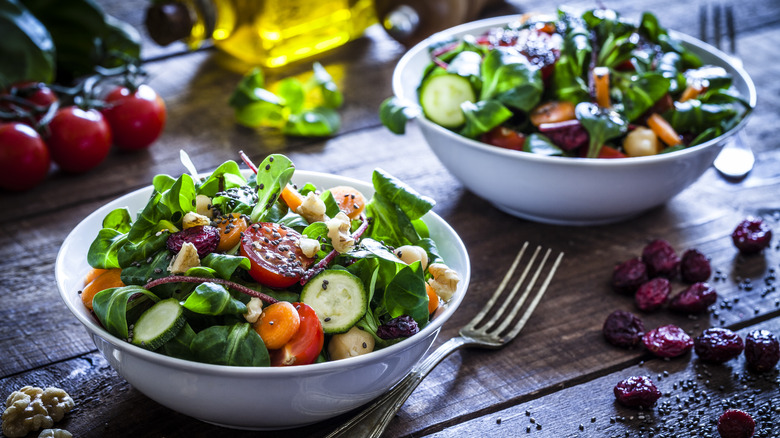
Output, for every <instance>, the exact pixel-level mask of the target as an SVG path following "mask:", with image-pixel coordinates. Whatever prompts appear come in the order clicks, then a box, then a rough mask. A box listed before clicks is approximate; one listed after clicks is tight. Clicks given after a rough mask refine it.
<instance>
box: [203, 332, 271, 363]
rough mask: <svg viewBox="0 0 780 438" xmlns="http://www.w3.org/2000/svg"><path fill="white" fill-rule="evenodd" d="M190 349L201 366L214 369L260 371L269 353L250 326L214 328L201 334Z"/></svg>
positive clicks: (267, 359) (268, 359)
mask: <svg viewBox="0 0 780 438" xmlns="http://www.w3.org/2000/svg"><path fill="white" fill-rule="evenodd" d="M190 349H191V350H192V352H193V353H194V355H195V357H197V358H198V360H199V361H201V362H206V363H211V364H216V365H231V366H245V367H263V366H266V367H267V366H269V365H270V358H269V356H268V349H267V348H266V347H265V344H264V343H263V340H262V339H260V336H259V335H258V334H257V332H255V331H254V329H253V328H252V326H251V325H249V324H247V323H236V324H232V325H215V326H211V327H209V328H207V329H205V330H202V331H200V332H199V333H198V334H197V335H195V338H194V339H193V340H192V342H191V343H190Z"/></svg>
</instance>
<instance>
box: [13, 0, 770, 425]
mask: <svg viewBox="0 0 780 438" xmlns="http://www.w3.org/2000/svg"><path fill="white" fill-rule="evenodd" d="M99 3H100V4H101V5H102V6H103V7H104V8H105V9H106V11H108V12H109V13H111V14H113V15H115V16H117V17H119V18H122V19H123V20H126V21H128V22H129V23H131V24H133V25H134V26H137V27H138V28H139V30H141V31H142V32H143V26H142V24H141V23H142V21H143V9H144V7H145V5H146V4H147V3H146V2H145V1H141V0H127V1H122V0H100V1H99ZM568 4H569V5H570V6H571V7H574V8H580V9H582V8H588V7H592V6H594V5H595V4H594V3H593V2H591V1H579V0H578V1H573V2H569V3H568ZM605 5H606V6H609V7H613V8H615V9H617V10H619V11H621V12H622V13H623V14H624V15H625V16H627V17H638V16H639V14H640V13H641V11H644V10H650V11H652V12H654V13H655V14H656V15H657V16H658V17H659V19H660V22H661V23H662V24H663V25H665V26H667V27H669V28H672V29H676V30H680V31H682V32H686V33H691V34H693V35H698V31H699V30H698V5H699V3H697V2H680V1H677V0H674V1H671V0H661V1H650V0H639V1H628V0H621V1H613V2H608V3H605ZM531 10H533V11H540V12H552V11H553V10H554V5H553V4H552V3H548V2H545V1H541V0H529V1H518V2H511V3H505V4H501V5H498V6H494V7H491V8H490V9H489V10H487V11H485V13H484V16H492V15H502V14H507V13H515V12H525V11H531ZM735 13H736V24H737V29H738V32H739V40H738V50H739V52H738V55H739V56H740V57H741V58H742V59H743V61H744V65H745V69H746V70H747V71H748V73H749V74H750V75H751V76H752V78H753V80H754V81H755V83H756V86H757V89H758V106H757V107H756V109H755V111H754V114H753V115H752V118H751V121H750V123H749V125H748V126H747V129H746V132H745V134H746V138H747V139H748V141H749V143H750V145H751V146H752V147H753V149H754V150H755V151H756V152H757V154H758V164H757V167H756V168H755V169H754V171H753V172H752V173H751V174H750V175H749V176H748V177H747V178H745V179H744V180H742V181H738V182H733V181H727V180H725V179H723V178H721V177H720V176H719V175H718V174H717V172H716V171H715V170H714V169H709V170H707V171H706V172H705V174H704V175H703V176H702V177H701V178H700V179H699V180H698V181H697V182H696V183H694V184H693V185H692V186H691V187H690V188H689V189H687V190H685V191H684V192H682V193H681V194H680V195H678V196H677V197H675V198H674V199H673V200H671V201H670V202H669V203H667V204H666V205H664V206H661V207H658V208H656V209H653V210H651V211H648V212H646V213H644V214H642V215H641V216H639V217H636V218H634V219H630V220H627V221H625V222H622V223H619V224H613V225H605V226H594V227H561V226H553V225H545V224H538V223H533V222H528V221H525V220H521V219H517V218H514V217H511V216H508V215H506V214H504V213H502V212H500V211H498V210H497V209H495V208H493V207H492V206H491V205H490V204H489V203H488V202H486V201H484V200H482V199H480V198H478V197H477V196H475V195H474V194H472V193H470V192H469V191H468V190H466V189H465V188H464V187H463V186H462V185H461V184H460V183H459V182H458V181H457V180H456V179H455V178H454V177H453V176H452V175H450V174H449V173H448V172H447V170H446V169H445V168H444V167H443V166H442V164H441V163H440V162H439V161H438V160H437V159H436V157H435V156H434V155H433V153H432V152H431V151H430V150H429V149H428V148H427V146H426V145H425V141H424V139H423V138H422V135H421V134H420V132H419V130H418V129H417V127H416V126H415V125H414V124H411V125H410V126H409V127H408V130H407V133H406V134H405V135H403V136H395V135H393V134H391V133H390V132H389V131H388V130H387V129H385V128H384V127H382V126H381V124H380V122H379V118H378V111H377V110H378V107H379V104H380V103H381V102H382V100H384V99H385V98H386V97H388V96H390V95H391V94H392V93H391V89H390V77H391V75H392V71H393V68H394V67H395V64H396V62H397V61H398V59H399V58H400V57H401V56H402V55H403V53H404V51H405V48H404V47H403V46H401V45H400V44H398V43H397V42H395V41H393V40H392V39H390V38H389V37H388V36H387V35H385V34H384V32H383V31H382V30H381V29H378V28H376V27H374V28H371V29H369V30H368V31H367V33H366V35H365V36H364V37H362V38H360V39H358V40H356V41H353V42H351V43H349V44H347V45H345V46H343V47H341V48H338V49H336V50H334V51H332V52H329V53H327V54H325V55H324V56H322V57H319V58H318V60H319V61H320V62H321V63H322V64H323V65H324V66H326V68H328V70H329V71H331V73H332V74H333V75H334V77H335V78H336V80H337V81H338V85H339V87H340V89H341V90H342V91H343V92H344V96H345V105H344V107H343V108H342V109H341V110H340V114H341V117H342V128H341V130H340V131H339V133H338V134H337V135H336V136H334V137H332V138H327V139H302V138H285V137H282V136H279V135H273V134H269V133H267V132H260V131H255V130H251V129H247V128H243V127H240V126H238V125H236V124H235V122H234V118H233V113H232V110H231V109H230V108H229V107H228V105H227V98H228V96H229V95H230V93H231V92H232V90H233V88H234V87H235V85H236V83H237V81H238V80H239V78H240V74H238V73H236V72H233V71H230V70H227V69H225V68H223V67H222V66H221V64H220V62H219V59H218V58H219V54H218V52H217V51H216V50H213V49H210V48H204V49H202V50H198V51H195V52H188V51H187V50H185V48H184V47H183V46H182V45H177V44H174V45H173V46H169V47H166V48H160V47H157V46H155V45H154V44H153V43H152V42H151V41H149V40H148V38H146V37H145V42H144V47H143V49H144V52H143V53H144V55H145V57H146V58H147V59H148V61H147V63H146V68H147V69H148V71H149V73H150V81H149V83H150V85H151V86H152V87H154V88H155V89H156V90H157V91H158V92H160V94H161V95H162V97H163V98H164V99H165V102H166V104H167V107H168V124H167V126H166V129H165V132H164V133H163V135H162V137H161V138H160V139H159V140H158V141H157V142H156V144H155V145H153V146H152V147H151V148H150V149H148V150H146V151H141V152H138V153H121V152H117V151H113V152H112V153H111V155H110V156H109V158H108V159H107V160H106V162H104V163H103V164H101V165H100V166H99V167H97V168H96V169H94V170H93V171H91V172H88V173H86V174H82V175H69V174H64V173H61V172H59V171H57V170H53V171H52V174H51V175H50V176H49V178H48V179H47V181H46V182H44V183H43V184H42V185H41V186H39V187H37V188H35V189H34V190H32V191H30V192H27V193H21V194H13V193H7V192H0V199H2V201H3V202H2V205H4V206H5V211H6V213H5V214H4V215H2V216H0V224H2V226H1V227H0V397H6V396H7V395H8V394H10V393H11V392H12V391H13V390H15V389H18V388H19V387H21V386H23V385H35V386H41V387H45V386H50V385H51V386H58V387H61V388H63V389H65V390H66V391H68V392H69V393H70V394H71V396H72V397H73V398H74V399H75V401H76V404H77V408H76V409H75V410H74V411H72V412H71V413H69V414H68V415H67V416H66V417H65V419H64V420H63V421H62V422H60V423H58V425H57V426H58V427H61V428H65V429H68V430H69V431H71V432H72V433H73V435H74V436H78V437H146V436H148V437H185V436H186V437H212V436H231V437H243V436H247V437H248V436H261V437H262V436H269V437H270V436H285V437H289V438H293V437H318V436H324V435H325V434H327V433H328V432H329V431H331V430H333V429H334V428H335V427H336V426H337V425H338V424H340V423H341V422H343V421H344V420H345V419H346V418H347V416H342V417H339V418H335V419H333V420H330V421H326V422H323V423H319V424H316V425H312V426H309V427H305V428H299V429H293V430H289V431H284V432H247V431H236V430H230V429H224V428H220V427H217V426H213V425H209V424H205V423H202V422H200V421H198V420H195V419H192V418H189V417H186V416H184V415H182V414H179V413H176V412H174V411H172V410H170V409H168V408H165V407H163V406H161V405H159V404H157V403H156V402H154V401H152V400H150V399H148V398H147V397H146V396H144V395H143V394H142V393H140V392H139V391H137V390H136V389H134V388H133V387H132V386H130V385H129V384H128V383H127V382H126V381H125V380H124V379H122V378H121V377H120V376H119V375H118V374H117V373H116V372H115V371H114V370H113V369H112V368H111V367H110V366H109V365H108V363H107V362H106V361H105V359H104V358H103V357H102V356H101V355H100V353H99V352H98V351H97V350H96V348H95V345H94V344H93V342H92V340H91V339H90V337H89V335H88V334H87V332H86V330H84V328H82V327H81V325H80V323H79V322H78V321H77V320H76V318H75V317H73V316H72V315H71V314H70V313H69V311H68V310H67V308H66V307H65V305H64V304H63V303H62V301H61V300H60V298H59V295H58V291H57V288H56V285H55V282H54V263H55V258H56V256H57V252H58V250H59V247H60V245H61V243H62V241H63V240H64V239H65V237H66V236H67V235H68V233H69V232H70V230H72V229H73V227H75V226H76V225H77V224H78V223H79V222H80V221H81V220H82V219H83V218H84V217H85V216H86V215H88V214H89V213H90V212H92V211H94V210H95V209H96V208H98V207H100V206H101V205H103V204H104V203H106V202H108V201H110V200H112V199H114V198H116V197H118V196H120V195H122V194H125V193H127V192H129V191H132V190H135V189H137V188H140V187H143V186H146V185H148V184H149V183H150V181H151V179H152V177H153V176H154V175H156V174H159V173H167V174H171V175H178V174H180V173H182V172H183V171H184V169H183V168H182V166H181V164H180V162H179V159H178V157H179V151H180V150H185V151H187V152H188V153H189V154H190V156H191V157H192V159H193V161H194V162H195V163H197V164H198V166H199V167H200V168H202V169H204V170H205V169H211V168H214V167H216V166H217V165H219V164H220V163H222V162H223V161H225V160H228V159H237V158H238V155H237V153H238V151H239V150H243V151H245V152H246V153H247V154H248V155H249V156H250V157H251V158H252V159H253V160H256V161H257V162H259V161H260V160H262V158H263V157H264V156H265V155H267V154H268V153H270V152H282V153H284V154H286V155H288V156H289V157H290V158H291V159H292V160H293V162H294V163H295V164H296V167H298V168H299V169H306V170H316V171H325V172H330V173H334V174H338V175H344V176H349V177H354V178H358V179H361V180H369V179H370V175H371V172H372V171H373V169H374V168H376V167H382V168H383V169H385V170H387V171H388V172H390V173H391V174H393V175H395V176H397V177H398V178H400V179H402V180H403V181H405V182H407V183H408V184H409V185H411V186H412V187H413V188H415V189H416V190H417V191H419V192H421V193H423V194H426V195H428V196H431V197H433V198H434V199H436V200H437V205H436V207H435V209H434V211H436V212H437V213H438V214H439V215H441V216H442V217H443V218H444V219H445V220H446V221H447V222H448V223H449V224H451V225H452V226H453V228H454V229H455V230H456V231H457V232H458V234H459V235H460V236H461V238H462V240H463V241H464V243H465V244H466V247H467V248H468V251H469V255H470V260H471V265H472V269H473V273H472V279H471V284H470V286H469V290H468V295H467V298H466V299H465V300H464V302H463V303H462V305H461V307H460V308H459V309H458V311H457V312H456V313H455V315H454V316H453V317H452V319H451V320H450V321H448V322H447V323H446V324H445V325H444V327H443V329H442V331H441V333H440V335H439V338H438V339H437V341H436V344H435V346H438V345H439V344H441V343H442V342H444V341H445V340H446V339H448V338H450V337H452V336H455V335H456V334H457V330H458V328H459V327H460V326H461V325H463V324H464V323H465V322H467V321H468V320H470V319H471V318H472V316H474V314H476V312H477V311H478V310H479V309H480V307H481V305H482V303H483V302H484V300H485V299H486V297H488V296H489V295H490V294H491V293H492V291H493V290H494V289H495V287H496V286H497V284H498V282H499V280H500V278H501V277H502V276H503V273H504V272H505V271H506V269H507V268H508V266H509V263H510V262H511V257H512V256H513V255H514V254H515V253H516V251H517V248H518V247H519V245H520V244H522V242H524V241H530V242H532V243H533V244H543V245H545V246H549V247H552V248H553V249H555V250H559V251H564V252H565V254H566V255H565V258H564V261H563V264H562V265H561V268H560V269H559V271H558V274H557V275H556V277H555V279H554V280H553V282H552V284H551V286H550V289H549V291H548V293H547V295H546V296H545V298H544V299H543V300H542V302H541V303H540V305H539V307H538V308H537V310H536V312H535V313H534V315H533V317H532V318H531V320H530V322H529V324H528V325H527V326H526V328H525V329H524V330H523V332H522V333H521V335H520V336H519V337H518V338H517V339H516V340H515V341H514V342H513V343H511V344H510V345H508V346H507V347H505V348H504V349H502V350H499V351H477V350H463V351H460V352H458V353H456V354H454V355H452V356H451V357H449V358H448V359H446V360H445V361H444V362H442V363H441V364H440V365H439V367H438V368H437V369H436V370H434V371H433V372H432V373H431V375H430V376H429V377H428V378H427V379H426V380H425V381H423V383H422V384H421V385H420V387H419V388H418V389H417V390H416V391H415V392H414V394H413V395H412V397H411V398H410V399H409V400H408V401H407V403H406V404H405V405H404V407H403V408H402V410H401V411H400V412H399V414H398V416H397V417H396V418H395V419H394V421H393V422H392V423H391V426H390V429H389V430H388V432H387V434H386V436H392V437H422V436H434V437H461V436H495V437H515V436H539V437H613V436H614V437H650V436H655V437H660V436H675V437H677V438H683V437H698V436H713V437H717V436H718V434H717V431H716V430H715V422H716V421H717V417H718V416H719V415H720V414H721V413H722V412H723V411H724V410H725V409H726V408H728V407H738V408H741V409H744V410H746V411H749V412H751V413H753V416H754V418H756V420H757V421H758V426H759V428H758V431H757V435H756V436H762V437H780V410H779V409H780V391H779V389H780V388H778V385H779V383H778V373H777V370H775V371H774V372H770V373H767V374H764V375H756V374H752V373H749V372H747V371H746V369H745V364H744V358H743V357H740V358H738V359H734V360H732V361H729V362H728V363H726V364H724V365H710V364H704V363H701V362H700V361H699V360H698V359H697V358H696V355H695V354H689V355H686V356H683V357H681V358H677V359H673V360H660V359H654V358H652V357H651V356H650V355H649V354H648V353H647V352H646V351H643V350H621V349H617V348H615V347H612V346H610V345H609V344H607V343H606V342H605V341H604V340H603V338H602V335H601V327H602V324H603V322H604V319H605V318H606V316H607V315H608V314H609V313H610V312H612V311H613V310H616V309H624V310H629V311H635V308H634V304H633V299H632V298H631V297H627V296H623V295H618V294H616V293H614V292H612V291H611V290H610V287H609V280H610V276H611V272H612V268H613V266H614V265H615V264H616V263H618V262H621V261H623V260H626V259H628V258H630V257H635V256H637V255H639V254H640V252H641V250H642V248H643V247H644V245H645V244H646V243H647V242H649V241H650V240H652V239H654V238H664V239H666V240H668V241H669V242H670V243H671V244H672V245H673V246H674V248H675V249H676V250H677V251H678V252H682V251H684V250H686V249H689V248H697V249H699V250H700V251H702V252H703V253H704V254H706V255H707V256H708V257H710V259H711V263H712V266H713V271H714V272H715V274H714V275H713V278H712V279H711V283H712V285H713V286H714V287H715V288H716V289H717V291H718V293H719V295H720V298H719V299H718V302H717V303H716V304H715V306H714V310H713V311H712V312H711V313H709V314H705V315H702V316H700V317H698V318H689V317H687V316H684V315H676V314H672V313H670V312H667V311H660V312H656V313H650V314H642V318H643V319H644V322H645V325H646V326H647V327H656V326H659V325H663V324H669V323H674V324H678V325H680V326H681V327H683V328H684V329H685V330H686V331H688V332H690V333H691V334H694V335H697V334H699V333H700V332H701V331H702V330H704V329H706V328H708V327H715V326H717V327H728V328H731V329H734V330H738V331H739V333H740V334H742V335H743V336H744V335H745V334H746V333H747V332H749V331H751V330H754V329H758V328H765V329H768V330H770V331H773V332H774V333H776V334H777V335H780V318H779V316H780V291H777V290H776V281H777V280H776V275H777V271H778V269H780V244H778V238H777V237H775V238H774V240H773V244H772V247H771V248H770V249H768V250H767V251H765V253H763V254H761V255H758V256H752V257H745V256H741V255H739V254H738V252H737V250H736V249H735V248H734V246H733V244H732V243H731V240H730V234H731V232H732V230H733V229H734V227H735V226H736V224H737V223H738V222H739V221H740V220H741V219H743V218H744V217H746V216H748V215H758V216H762V217H763V218H764V219H765V220H766V221H767V222H768V224H769V225H770V227H773V229H774V230H775V231H776V233H780V148H779V146H780V123H778V120H777V117H778V115H779V114H780V81H778V77H780V68H779V67H778V66H780V64H778V63H777V60H778V59H780V2H778V1H758V0H746V1H741V2H739V3H738V4H737V3H735ZM3 61H5V60H3ZM309 69H310V65H309V64H307V63H300V64H297V65H293V66H290V67H289V68H284V69H281V70H277V71H273V72H269V75H268V76H269V80H270V81H275V80H278V79H281V78H284V77H288V76H292V75H300V74H304V73H305V72H306V71H308V70H309ZM659 178H663V175H659ZM683 287H684V286H683V285H682V284H681V283H678V282H674V283H673V291H674V292H678V291H680V290H682V288H683ZM637 374H646V375H649V376H651V377H653V378H654V380H656V381H657V382H658V386H659V388H660V389H661V391H662V392H663V393H664V395H663V397H662V399H661V400H660V401H659V403H658V404H657V405H656V407H654V408H653V409H650V410H647V411H637V410H632V409H627V408H624V407H622V406H620V405H618V404H616V403H615V399H614V396H613V394H612V388H613V386H614V385H615V383H617V382H618V381H619V380H621V379H622V378H625V377H627V376H630V375H637ZM540 427H541V428H540ZM759 434H760V435H759ZM31 436H33V435H31Z"/></svg>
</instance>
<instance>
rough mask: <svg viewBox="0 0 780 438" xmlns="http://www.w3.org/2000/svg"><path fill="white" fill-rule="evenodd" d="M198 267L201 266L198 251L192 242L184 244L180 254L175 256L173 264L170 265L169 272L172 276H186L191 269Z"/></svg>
mask: <svg viewBox="0 0 780 438" xmlns="http://www.w3.org/2000/svg"><path fill="white" fill-rule="evenodd" d="M198 266H200V258H199V257H198V249H197V248H195V245H193V244H192V243H191V242H184V244H183V245H182V246H181V249H180V250H179V252H178V253H177V254H176V255H175V256H173V259H172V260H171V263H170V264H169V265H168V271H170V273H171V274H184V273H185V272H187V270H189V269H190V268H195V267H198Z"/></svg>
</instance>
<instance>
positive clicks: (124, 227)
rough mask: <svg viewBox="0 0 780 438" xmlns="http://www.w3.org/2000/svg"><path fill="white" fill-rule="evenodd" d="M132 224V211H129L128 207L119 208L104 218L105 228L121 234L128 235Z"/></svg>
mask: <svg viewBox="0 0 780 438" xmlns="http://www.w3.org/2000/svg"><path fill="white" fill-rule="evenodd" d="M132 222H133V220H132V218H131V217H130V210H128V209H127V207H122V208H117V209H115V210H112V211H111V212H110V213H108V214H107V215H106V217H104V218H103V228H111V229H112V230H117V231H119V232H120V233H127V232H128V231H130V225H131V224H132Z"/></svg>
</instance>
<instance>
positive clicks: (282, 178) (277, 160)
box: [251, 154, 295, 223]
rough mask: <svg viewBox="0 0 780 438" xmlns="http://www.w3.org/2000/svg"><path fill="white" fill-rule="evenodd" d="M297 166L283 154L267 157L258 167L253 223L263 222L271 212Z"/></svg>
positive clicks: (252, 215)
mask: <svg viewBox="0 0 780 438" xmlns="http://www.w3.org/2000/svg"><path fill="white" fill-rule="evenodd" d="M293 172H295V166H294V165H293V163H292V161H290V159H289V158H287V157H285V156H284V155H281V154H271V155H269V156H267V157H266V158H265V159H264V160H263V162H262V163H260V165H259V166H257V176H256V181H257V205H255V208H254V209H253V210H252V214H251V218H252V223H255V222H263V220H264V218H265V217H266V216H267V215H268V214H269V212H271V211H272V210H271V209H272V207H273V205H274V203H276V200H277V199H278V198H279V195H281V193H282V190H283V189H284V188H285V187H286V186H287V184H288V183H289V182H290V179H291V178H292V176H293Z"/></svg>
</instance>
